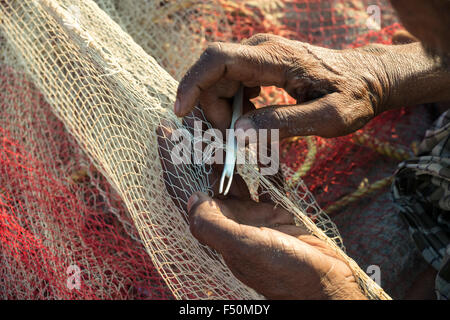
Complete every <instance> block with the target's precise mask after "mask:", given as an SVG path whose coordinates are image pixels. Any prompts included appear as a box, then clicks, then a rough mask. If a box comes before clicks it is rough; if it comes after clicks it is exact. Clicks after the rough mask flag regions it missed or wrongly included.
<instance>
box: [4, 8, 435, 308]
mask: <svg viewBox="0 0 450 320" xmlns="http://www.w3.org/2000/svg"><path fill="white" fill-rule="evenodd" d="M0 2H1V1H0ZM186 2H187V3H188V5H186V6H180V7H179V8H176V9H174V10H187V9H186V8H188V7H190V8H191V10H192V6H193V5H195V1H194V2H192V1H190V2H189V1H186ZM165 3H166V2H164V1H161V7H164V5H165ZM214 3H215V2H214ZM219 4H220V11H221V12H222V11H223V12H224V13H225V15H226V17H227V20H228V21H227V23H228V25H229V27H230V30H231V33H230V34H228V33H227V32H225V31H223V30H222V29H221V28H218V27H217V26H212V25H211V19H208V17H202V16H199V17H197V19H199V21H200V22H201V23H202V24H203V26H204V31H205V38H206V40H208V41H214V40H218V39H220V40H223V39H226V40H229V41H240V40H242V39H244V38H248V37H250V36H252V35H254V34H256V33H260V32H269V33H273V34H278V35H281V36H285V37H288V38H291V39H296V40H300V41H307V42H309V43H312V44H315V45H321V46H326V47H330V48H337V49H343V48H350V47H354V46H361V45H365V44H368V43H373V42H378V43H390V39H391V37H392V35H393V33H394V32H395V31H396V30H398V29H400V28H401V27H400V25H399V24H398V23H397V21H396V18H395V15H394V12H393V10H392V8H391V7H390V6H389V5H388V2H387V1H355V0H352V1H338V0H336V1H314V0H291V1H289V0H275V1H263V0H260V1H226V0H221V1H219V3H218V4H217V3H215V5H219ZM370 5H376V6H378V8H379V9H380V12H381V20H380V24H379V25H375V26H373V24H372V25H371V26H372V27H373V28H374V29H378V30H369V27H368V24H367V21H368V19H369V18H370V15H369V14H368V13H367V8H368V7H369V6H370ZM217 10H219V7H218V8H217ZM213 11H214V10H213ZM113 18H117V19H119V18H120V19H124V17H113ZM125 18H127V17H125ZM128 19H131V18H130V17H128ZM191 31H192V32H195V30H191ZM0 36H1V35H0ZM136 36H139V34H136ZM0 41H1V38H0ZM136 41H138V40H136ZM140 44H141V45H142V46H143V47H144V48H145V46H144V45H143V44H142V43H140ZM178 45H180V46H181V45H182V44H181V43H179V44H178ZM180 51H183V48H180ZM184 53H185V52H183V54H184ZM198 54H199V52H193V53H192V55H193V56H194V58H195V55H198ZM175 58H177V57H173V59H175ZM178 58H179V57H178ZM158 61H159V62H160V63H163V64H165V65H170V63H171V58H170V57H164V59H159V60H158ZM177 70H178V69H177ZM169 71H170V70H169ZM177 72H179V70H178V71H177ZM173 75H174V76H180V74H173ZM269 101H270V103H271V104H273V103H285V102H291V100H290V98H289V97H288V96H287V95H286V94H283V93H280V92H279V91H278V90H275V89H273V88H266V89H265V90H264V92H263V97H262V99H260V101H259V103H260V104H265V103H268V102H269ZM18 106H20V108H18ZM419 113H420V114H423V113H424V112H423V110H422V109H419V108H416V109H411V110H410V109H408V110H406V109H402V110H398V111H391V112H387V113H385V114H383V115H381V116H379V117H378V118H376V119H375V120H373V121H372V122H370V123H369V124H368V125H367V126H366V127H365V128H364V129H362V130H360V131H358V132H357V133H355V134H352V135H349V136H345V137H340V138H336V139H322V138H318V137H309V138H307V139H305V138H298V139H288V140H286V141H284V142H283V143H282V153H281V154H282V162H283V166H284V169H285V172H286V173H287V178H288V179H290V181H291V183H293V184H295V179H296V178H298V177H301V178H302V179H303V180H304V181H305V183H306V185H307V186H308V187H309V189H310V190H311V192H312V193H313V195H314V196H315V197H316V199H317V201H318V203H319V204H320V205H321V206H322V207H323V208H324V209H325V210H326V211H328V212H329V214H330V215H331V217H332V218H333V220H334V221H335V222H336V224H337V225H338V227H339V229H340V232H341V234H342V237H343V240H344V245H345V246H346V248H347V253H348V255H349V256H350V257H352V258H353V259H355V260H356V262H358V263H359V264H360V266H361V267H362V268H363V270H365V269H366V268H367V267H368V266H370V265H378V266H379V267H380V269H381V270H382V275H381V279H382V283H381V285H382V287H383V288H384V289H385V290H386V291H387V292H388V293H390V294H391V295H392V296H393V297H402V296H403V295H404V293H405V291H406V289H407V288H408V284H407V282H406V281H405V278H404V276H403V275H404V274H409V279H411V278H413V277H414V276H415V275H417V274H418V272H419V271H420V270H421V268H422V267H423V265H422V264H420V262H419V261H420V260H419V259H420V258H419V255H418V254H417V253H416V252H415V251H414V246H413V245H412V244H411V242H410V241H409V239H408V234H407V230H406V228H405V227H404V226H403V225H402V223H401V221H400V220H399V218H398V217H397V215H396V211H395V208H394V207H393V205H392V202H391V201H390V198H389V187H388V186H389V181H390V180H389V177H390V176H391V175H392V174H393V172H394V170H395V167H396V164H397V163H398V161H399V160H401V159H402V157H407V156H408V155H410V154H411V144H412V143H413V142H414V141H415V140H418V139H419V138H420V136H421V132H423V131H424V130H425V128H426V126H427V124H428V123H429V122H430V121H431V119H425V120H424V117H423V116H422V117H421V118H419V119H421V120H420V121H418V120H417V118H418V117H417V114H419ZM411 128H414V131H413V132H412V130H411ZM0 141H1V145H0V296H1V297H2V298H8V299H17V298H19V299H51V298H58V299H61V298H69V299H170V298H173V295H172V293H171V291H170V290H169V289H168V288H167V285H166V283H165V282H164V281H163V280H162V278H161V276H160V275H159V274H158V272H157V271H156V268H155V267H154V266H153V264H152V261H151V259H150V257H149V255H148V254H147V253H146V252H145V250H144V247H143V244H142V242H141V240H140V238H139V236H138V233H137V231H136V228H135V226H134V225H133V222H132V219H131V218H130V217H129V215H128V213H127V210H126V209H125V206H124V204H123V200H122V199H121V198H120V197H119V196H118V195H117V194H116V193H115V192H114V190H113V188H112V187H111V186H110V184H109V183H108V181H106V179H105V178H104V177H103V176H102V175H101V174H100V173H99V172H98V171H96V170H95V169H94V167H93V165H92V164H91V163H90V160H89V159H88V158H87V157H86V156H85V155H84V153H83V152H82V151H81V149H80V147H79V146H78V144H77V143H76V142H75V141H74V139H73V138H72V137H71V135H70V134H69V133H68V131H67V130H66V129H65V127H64V125H63V123H62V122H61V121H60V120H59V119H58V118H57V117H56V116H55V115H54V114H53V113H52V111H51V109H50V108H49V106H48V105H47V103H46V101H45V99H44V98H43V96H42V95H41V94H40V93H39V91H38V90H37V89H36V88H35V87H34V85H33V84H32V83H30V82H29V81H28V80H27V77H25V76H24V75H23V74H22V72H21V71H19V70H14V69H13V68H11V67H10V66H7V62H6V63H5V64H4V65H2V66H0ZM377 183H378V184H377ZM358 191H359V192H358ZM355 192H356V193H355ZM72 265H75V266H77V268H79V270H78V269H76V270H74V271H73V270H71V269H70V268H68V267H69V266H72ZM75 273H78V274H79V276H80V277H81V278H80V280H81V281H80V282H79V283H80V285H81V289H77V290H73V289H71V288H72V287H73V285H74V284H76V283H71V282H70V281H71V279H74V278H73V275H74V274H75ZM69 282H70V283H69Z"/></svg>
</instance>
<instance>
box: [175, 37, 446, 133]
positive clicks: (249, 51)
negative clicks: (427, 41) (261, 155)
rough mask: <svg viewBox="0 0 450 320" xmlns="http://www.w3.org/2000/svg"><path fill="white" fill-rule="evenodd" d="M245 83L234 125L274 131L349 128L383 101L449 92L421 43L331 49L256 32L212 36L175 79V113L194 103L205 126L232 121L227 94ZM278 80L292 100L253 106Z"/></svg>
mask: <svg viewBox="0 0 450 320" xmlns="http://www.w3.org/2000/svg"><path fill="white" fill-rule="evenodd" d="M240 83H242V84H243V85H244V86H245V87H246V88H245V98H246V99H245V103H244V111H245V114H244V115H243V116H242V117H241V118H240V119H239V120H238V121H237V123H236V128H242V129H244V130H246V129H248V128H255V129H260V128H261V129H274V128H278V129H280V138H284V137H288V136H305V135H319V136H323V137H335V136H340V135H345V134H348V133H351V132H353V131H355V130H357V129H359V128H361V127H362V126H364V125H365V124H366V123H367V122H368V121H369V120H370V119H372V118H373V117H374V116H376V115H378V114H379V113H381V112H383V111H385V110H387V109H388V108H395V107H401V106H404V105H405V104H418V103H425V102H430V101H439V100H442V99H447V98H448V95H449V93H448V90H446V88H448V85H449V84H450V77H449V73H448V72H445V70H441V69H440V68H439V67H438V66H436V65H435V64H434V62H433V61H432V59H430V58H429V57H427V56H426V54H425V52H424V51H423V49H422V48H421V46H420V43H413V44H407V45H398V46H384V45H371V46H367V47H363V48H357V49H348V50H331V49H326V48H321V47H316V46H312V45H309V44H307V43H303V42H298V41H292V40H288V39H285V38H282V37H278V36H273V35H268V34H260V35H256V36H253V37H251V38H250V39H248V40H246V41H245V42H244V43H243V44H232V43H214V44H212V45H210V46H209V47H208V49H206V51H205V52H204V53H203V55H202V56H201V57H200V59H199V60H198V61H197V62H196V63H195V64H194V65H193V66H192V68H191V69H190V70H189V71H188V73H187V74H186V75H185V77H184V78H183V79H182V81H181V82H180V84H179V87H178V93H177V101H176V103H175V113H176V114H177V115H178V116H184V115H186V114H187V113H189V112H190V111H191V110H192V108H193V107H194V106H195V105H196V104H197V103H198V102H199V103H200V106H201V108H202V109H203V111H204V113H205V115H206V118H207V119H208V120H209V121H210V122H211V123H212V125H213V126H214V127H216V128H218V129H220V130H222V131H224V130H225V129H226V128H227V127H228V126H229V125H230V122H231V107H230V98H231V97H233V96H234V94H235V93H236V91H237V89H238V87H239V84H240ZM271 85H274V86H277V87H280V88H283V89H284V90H286V91H287V92H288V93H289V94H290V95H291V96H292V97H294V98H295V99H296V100H297V103H298V104H296V105H289V106H267V107H264V108H260V109H257V110H255V107H254V106H253V104H252V103H251V102H250V100H249V99H251V98H254V97H256V96H258V94H259V92H260V87H261V86H271Z"/></svg>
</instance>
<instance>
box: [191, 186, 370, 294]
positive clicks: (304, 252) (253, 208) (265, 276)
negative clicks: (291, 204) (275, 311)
mask: <svg viewBox="0 0 450 320" xmlns="http://www.w3.org/2000/svg"><path fill="white" fill-rule="evenodd" d="M187 207H188V212H189V223H190V229H191V232H192V234H193V235H194V237H196V238H197V239H198V240H199V241H200V242H201V243H202V244H204V245H207V246H209V247H211V248H213V249H215V250H217V251H218V252H219V253H220V254H221V255H222V256H223V258H224V260H225V263H226V264H227V265H228V267H229V268H230V270H231V271H232V272H233V274H234V275H235V276H236V277H237V278H238V279H239V280H241V281H242V282H243V283H245V284H246V285H248V286H249V287H251V288H253V289H254V290H256V291H257V292H259V293H260V294H262V295H264V296H265V297H266V298H269V299H365V296H364V295H363V294H362V293H361V291H360V289H359V287H358V285H357V283H356V282H355V278H354V276H353V274H352V272H351V270H350V268H349V267H348V265H347V264H346V263H345V262H344V261H343V260H341V259H340V258H339V257H337V255H336V254H335V253H334V251H333V250H332V249H330V248H329V247H328V246H327V245H326V244H325V243H324V242H323V241H321V240H319V239H318V238H316V237H315V236H312V235H310V234H309V233H308V232H307V231H306V230H305V229H303V228H301V227H298V226H296V225H295V223H294V219H293V217H292V215H291V214H289V212H287V211H285V210H284V209H282V208H274V205H273V203H264V202H259V203H257V202H254V201H252V200H238V199H232V198H231V199H222V200H219V199H213V198H210V197H208V196H207V195H206V194H204V193H194V194H193V195H192V196H191V197H190V198H189V201H188V205H187Z"/></svg>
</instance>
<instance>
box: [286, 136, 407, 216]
mask: <svg viewBox="0 0 450 320" xmlns="http://www.w3.org/2000/svg"><path fill="white" fill-rule="evenodd" d="M302 138H304V139H305V140H306V142H307V145H308V154H307V156H306V159H305V161H304V162H303V164H302V165H301V166H300V168H299V169H298V170H297V171H296V172H295V173H294V174H293V175H292V177H291V179H289V181H288V183H289V185H291V186H293V185H295V184H296V183H297V182H298V180H299V179H300V178H301V177H303V176H305V175H306V174H307V173H308V172H309V170H311V167H312V166H313V164H314V161H315V159H316V154H317V146H316V143H315V140H314V139H313V137H311V136H308V137H293V138H290V139H288V143H289V146H291V145H292V144H293V143H295V142H297V141H298V140H299V139H302ZM352 140H353V142H354V143H356V144H358V145H361V146H365V147H368V148H370V149H372V150H374V151H376V152H378V153H379V154H381V155H384V156H387V157H389V158H391V159H395V160H398V161H403V160H406V159H409V158H411V157H412V156H414V153H415V152H410V151H407V150H405V149H402V148H398V147H395V146H393V145H391V144H390V143H388V142H382V141H380V140H379V139H377V138H375V137H371V136H370V135H368V134H367V133H363V132H356V133H355V134H354V135H353V137H352ZM413 151H414V150H413ZM393 179H394V176H389V177H386V178H383V179H380V180H377V181H375V182H374V183H372V184H370V185H368V186H367V185H365V183H361V186H360V187H359V188H358V189H357V190H356V191H354V192H352V193H350V194H348V195H346V196H343V197H342V198H340V199H339V200H337V201H336V202H334V203H333V204H331V205H330V206H328V207H327V208H326V210H325V211H326V213H332V212H334V211H336V210H338V209H340V208H342V207H344V206H346V205H348V204H350V203H352V202H356V201H358V200H359V199H361V198H363V197H365V196H368V195H369V194H371V193H374V192H377V191H380V190H382V189H384V188H385V187H387V186H389V185H390V184H391V183H392V181H393ZM363 181H364V180H363Z"/></svg>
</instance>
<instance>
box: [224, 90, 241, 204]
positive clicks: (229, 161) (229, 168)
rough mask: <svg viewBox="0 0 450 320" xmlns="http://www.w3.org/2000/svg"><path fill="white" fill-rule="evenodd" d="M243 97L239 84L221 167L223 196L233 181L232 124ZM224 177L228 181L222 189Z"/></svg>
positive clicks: (234, 153) (234, 161) (233, 151)
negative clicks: (223, 163)
mask: <svg viewBox="0 0 450 320" xmlns="http://www.w3.org/2000/svg"><path fill="white" fill-rule="evenodd" d="M243 97H244V87H243V86H242V85H241V86H240V87H239V89H238V92H237V93H236V95H235V96H234V99H233V115H232V117H231V125H230V129H229V130H228V137H227V145H226V149H225V150H226V152H227V155H226V157H225V165H224V167H223V172H222V177H221V178H220V185H219V194H222V193H223V195H224V196H226V195H227V194H228V191H230V187H231V182H232V181H233V174H234V166H235V164H236V157H237V140H236V136H235V135H234V124H235V123H236V120H237V119H239V117H240V116H241V115H242V103H243ZM225 177H226V178H228V182H227V187H226V189H225V191H223V185H224V182H225Z"/></svg>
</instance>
